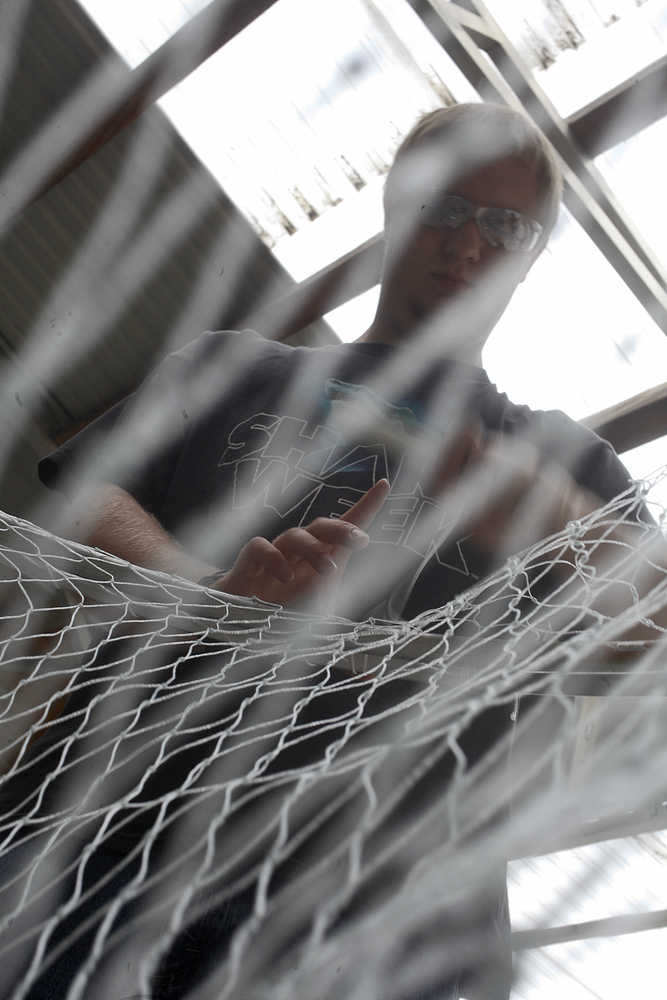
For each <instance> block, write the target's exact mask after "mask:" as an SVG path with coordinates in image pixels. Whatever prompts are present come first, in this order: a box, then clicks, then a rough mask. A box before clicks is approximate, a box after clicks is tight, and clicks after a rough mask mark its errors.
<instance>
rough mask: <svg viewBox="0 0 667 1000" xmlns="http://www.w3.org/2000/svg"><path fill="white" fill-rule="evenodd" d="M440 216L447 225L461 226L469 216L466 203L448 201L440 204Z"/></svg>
mask: <svg viewBox="0 0 667 1000" xmlns="http://www.w3.org/2000/svg"><path fill="white" fill-rule="evenodd" d="M438 214H439V216H440V219H441V222H442V224H443V225H445V226H453V227H456V226H461V225H462V224H463V223H464V222H465V221H466V219H467V218H468V213H467V211H466V208H465V205H460V204H456V203H452V202H446V203H445V204H444V205H441V206H440V210H439V213H438Z"/></svg>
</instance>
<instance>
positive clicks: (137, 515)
mask: <svg viewBox="0 0 667 1000" xmlns="http://www.w3.org/2000/svg"><path fill="white" fill-rule="evenodd" d="M76 534H77V537H78V539H79V540H80V541H82V542H84V543H85V544H86V545H93V546H95V547H96V548H100V549H104V550H105V552H111V553H112V554H113V555H115V556H118V557H119V558H121V559H127V560H128V562H131V563H136V564H137V565H138V566H145V567H146V568H147V569H155V570H160V571H161V572H163V573H172V574H174V575H176V576H182V577H184V578H185V579H187V580H194V581H196V580H200V579H201V578H202V577H203V576H207V575H208V574H211V573H213V572H214V571H215V567H213V566H211V565H209V564H208V563H205V562H202V561H201V560H199V559H197V558H195V557H194V556H191V555H189V554H188V553H187V552H186V551H185V550H184V549H183V548H181V546H180V545H179V544H178V542H177V541H176V540H175V539H174V538H173V537H172V536H171V535H170V534H169V533H168V532H167V531H165V529H164V528H163V527H162V525H161V524H160V523H159V521H157V520H156V518H154V517H153V515H152V514H149V513H148V511H146V510H144V508H143V507H142V506H141V505H140V504H139V503H137V501H136V500H135V499H134V497H133V496H131V495H130V494H129V493H127V492H126V491H125V490H123V489H121V487H119V486H115V485H112V484H110V483H102V484H100V485H99V486H98V487H95V489H94V490H93V491H92V493H91V494H90V497H89V498H87V505H86V512H85V514H83V515H81V517H80V518H79V520H78V521H77V522H76Z"/></svg>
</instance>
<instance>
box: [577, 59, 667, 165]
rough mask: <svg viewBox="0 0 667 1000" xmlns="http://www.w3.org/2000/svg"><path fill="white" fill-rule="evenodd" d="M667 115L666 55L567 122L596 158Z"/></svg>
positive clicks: (582, 144)
mask: <svg viewBox="0 0 667 1000" xmlns="http://www.w3.org/2000/svg"><path fill="white" fill-rule="evenodd" d="M666 115H667V56H663V57H662V58H661V59H657V60H656V61H655V62H653V63H650V65H648V66H645V67H644V69H642V70H641V71H640V72H639V73H635V74H634V75H633V76H631V77H629V79H627V80H624V81H623V83H620V84H619V85H618V86H616V87H613V88H612V89H611V90H609V91H607V93H606V94H603V95H602V96H601V97H598V98H597V99H596V100H594V101H592V102H591V103H590V104H587V105H586V107H584V108H581V109H580V110H579V111H577V112H576V113H575V114H573V115H570V117H569V118H568V119H567V124H568V126H569V129H570V133H571V134H572V135H573V136H574V138H575V140H576V141H577V143H578V144H579V146H580V147H581V149H582V150H583V151H584V153H586V155H587V156H590V157H595V156H599V155H600V153H605V152H606V151H607V150H608V149H611V148H612V147H613V146H617V145H618V144H619V143H621V142H626V141H627V140H628V139H631V138H632V136H633V135H636V134H637V132H639V131H641V129H644V128H648V126H649V125H654V124H655V123H656V122H657V121H659V120H660V119H661V118H664V117H665V116H666Z"/></svg>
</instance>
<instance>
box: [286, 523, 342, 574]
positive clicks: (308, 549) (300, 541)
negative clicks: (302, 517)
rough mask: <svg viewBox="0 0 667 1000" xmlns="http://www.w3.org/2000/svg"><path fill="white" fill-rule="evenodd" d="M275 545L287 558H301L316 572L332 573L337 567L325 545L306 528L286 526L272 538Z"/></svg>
mask: <svg viewBox="0 0 667 1000" xmlns="http://www.w3.org/2000/svg"><path fill="white" fill-rule="evenodd" d="M273 544H274V545H275V547H276V548H277V549H278V550H279V551H280V552H282V554H283V555H284V556H285V557H286V558H287V559H294V560H298V559H302V560H304V562H307V563H309V564H310V565H311V566H312V568H313V569H314V570H315V571H316V572H317V573H332V572H335V571H336V570H337V569H338V566H337V564H336V563H335V562H334V560H333V559H332V558H331V556H330V555H329V550H328V546H327V545H323V544H322V542H320V541H319V540H318V539H317V538H315V537H313V535H312V534H310V532H309V531H308V530H307V529H306V528H288V530H287V531H284V532H283V533H282V535H278V537H277V538H276V539H275V540H274V542H273Z"/></svg>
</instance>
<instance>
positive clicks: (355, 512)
mask: <svg viewBox="0 0 667 1000" xmlns="http://www.w3.org/2000/svg"><path fill="white" fill-rule="evenodd" d="M388 493H389V480H388V479H379V480H378V481H377V483H375V485H374V486H371V488H370V489H369V490H367V491H366V492H365V493H364V495H363V496H362V497H361V499H360V500H357V502H356V503H355V504H354V505H353V506H352V507H350V509H349V510H346V511H345V513H344V514H341V516H340V518H339V520H341V521H347V522H349V523H352V524H356V525H357V526H358V527H360V528H365V527H367V526H368V525H369V524H370V523H371V521H372V520H373V518H374V517H375V515H376V514H377V512H378V511H379V510H380V508H381V507H382V505H383V503H384V502H385V500H386V499H387V494H388Z"/></svg>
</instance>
